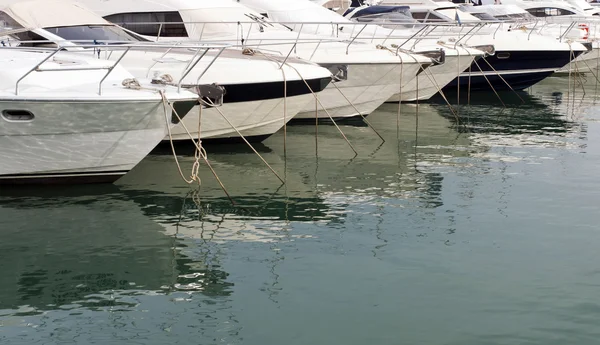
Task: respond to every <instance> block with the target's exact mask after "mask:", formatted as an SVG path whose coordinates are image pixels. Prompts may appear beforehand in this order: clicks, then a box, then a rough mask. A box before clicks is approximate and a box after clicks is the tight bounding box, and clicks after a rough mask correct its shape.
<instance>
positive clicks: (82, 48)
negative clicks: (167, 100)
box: [0, 41, 229, 95]
mask: <svg viewBox="0 0 600 345" xmlns="http://www.w3.org/2000/svg"><path fill="white" fill-rule="evenodd" d="M34 42H38V43H39V42H40V41H19V43H34ZM43 42H46V43H47V41H43ZM59 42H61V41H56V42H53V43H55V44H56V45H57V47H56V48H48V47H22V46H20V47H19V46H16V47H0V49H7V50H21V51H29V52H44V53H48V55H47V56H45V57H44V58H43V59H42V60H41V61H39V62H37V63H36V64H35V66H33V67H32V68H31V69H29V70H28V71H27V72H26V73H25V74H23V75H22V76H21V77H20V78H19V79H18V80H17V81H16V82H15V95H19V85H20V83H21V81H23V80H24V79H25V78H26V77H28V76H29V75H31V73H33V72H60V71H84V70H85V71H91V70H106V73H105V74H104V76H103V77H102V79H100V81H99V82H98V94H99V95H102V85H103V83H104V81H105V80H106V79H107V78H108V76H109V75H110V74H111V73H112V71H113V70H114V69H115V68H116V67H117V66H118V65H119V64H120V63H121V61H122V60H123V58H124V57H125V56H126V55H127V54H128V53H129V52H130V51H131V50H132V49H134V48H167V51H166V52H165V53H164V54H163V55H162V57H164V56H165V55H166V54H168V53H169V52H171V51H172V50H173V49H174V48H183V49H196V52H195V54H194V56H193V57H192V59H191V60H190V62H189V63H188V64H187V65H186V66H185V68H184V69H183V72H182V75H181V78H180V79H179V81H178V82H177V90H178V92H179V91H180V90H181V85H182V83H183V80H184V79H185V77H186V76H187V75H188V74H189V73H190V72H191V71H192V70H193V69H194V67H195V66H196V65H197V64H198V63H199V62H200V61H201V60H202V58H203V57H204V56H205V55H206V54H207V53H208V51H210V50H215V49H218V53H217V54H215V56H214V58H213V59H212V61H211V62H210V63H208V65H207V66H206V67H205V68H204V70H203V71H202V73H201V74H200V76H199V77H198V80H199V79H200V78H201V77H202V76H203V75H204V74H205V73H206V72H207V71H208V69H209V68H210V67H211V66H212V65H213V64H214V62H215V61H216V60H217V59H218V58H219V57H220V56H221V54H222V53H223V51H224V50H225V49H226V48H228V47H229V45H223V44H220V45H207V44H195V45H194V44H190V43H183V44H182V43H178V44H161V43H159V44H130V43H123V42H120V43H122V44H120V45H103V46H102V47H103V49H105V50H111V49H112V50H123V53H122V54H121V56H119V58H118V59H116V60H115V61H114V62H113V63H112V64H110V65H109V66H86V67H66V68H41V66H42V65H43V64H44V63H46V62H47V61H49V60H50V59H52V58H53V57H55V56H56V55H57V54H58V53H59V52H68V53H73V54H74V53H77V52H80V53H81V52H83V53H89V49H90V48H98V44H93V45H92V44H79V45H76V46H64V45H61V44H60V43H59ZM87 42H89V41H87ZM115 42H116V41H113V43H115ZM68 43H72V42H71V41H68ZM70 48H78V49H75V50H69V49H70ZM86 48H87V49H86ZM111 52H112V51H111ZM200 52H202V54H200ZM199 54H200V56H198V55H199ZM162 57H161V58H162ZM154 65H155V64H153V65H152V66H150V68H149V69H148V72H147V75H148V74H149V71H150V70H151V69H152V67H153V66H154Z"/></svg>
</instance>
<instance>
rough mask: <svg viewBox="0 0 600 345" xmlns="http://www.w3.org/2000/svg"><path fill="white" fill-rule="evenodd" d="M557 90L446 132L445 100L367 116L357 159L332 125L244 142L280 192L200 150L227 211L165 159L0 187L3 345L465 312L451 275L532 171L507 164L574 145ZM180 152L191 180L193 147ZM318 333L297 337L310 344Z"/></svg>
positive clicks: (240, 154) (220, 154)
mask: <svg viewBox="0 0 600 345" xmlns="http://www.w3.org/2000/svg"><path fill="white" fill-rule="evenodd" d="M558 87H559V88H558V90H560V87H561V85H558ZM556 92H557V86H553V85H541V86H539V87H538V86H536V87H534V89H533V90H531V91H529V92H526V93H519V97H521V98H523V99H524V100H525V102H526V103H525V104H521V102H520V100H519V97H513V99H512V100H511V98H510V97H508V96H506V95H502V96H503V101H504V102H505V104H506V108H505V109H504V108H498V107H497V100H493V99H489V98H483V97H480V96H478V97H477V98H475V97H473V98H472V99H471V105H470V106H469V107H462V108H461V109H460V113H459V117H460V118H459V120H457V118H456V117H455V116H454V114H452V112H450V111H449V109H448V108H447V107H446V106H445V105H444V104H435V103H434V104H420V105H419V106H418V107H417V106H416V105H400V106H399V105H394V104H386V105H384V106H383V107H381V109H379V110H378V111H377V112H376V113H374V114H372V115H371V116H370V117H369V120H370V122H371V123H372V124H373V125H374V127H375V128H376V129H377V130H378V131H379V132H380V133H381V135H382V136H383V137H384V138H385V142H381V141H380V140H379V138H378V137H377V136H376V135H374V134H373V133H372V132H371V130H370V129H369V128H368V127H365V126H353V125H348V124H346V125H340V128H341V129H342V130H343V131H344V133H345V135H346V136H347V137H348V139H349V140H350V142H351V143H352V144H353V145H354V147H355V148H356V149H357V150H358V151H359V155H358V156H357V157H354V154H353V152H352V151H351V150H350V149H349V148H348V146H347V143H346V142H345V141H344V140H343V138H342V137H341V135H340V133H339V132H338V131H337V129H336V127H334V126H327V125H321V126H319V127H318V133H317V132H316V129H315V128H314V127H311V126H291V127H289V128H288V131H287V135H286V138H285V140H286V143H285V150H284V146H283V142H284V136H283V133H278V134H276V135H274V136H273V137H271V138H270V139H268V140H267V141H266V142H265V143H264V144H262V145H258V146H257V149H258V150H259V152H260V153H261V154H262V155H263V156H264V158H265V159H266V160H267V161H268V162H269V164H271V165H272V166H273V168H274V169H275V170H276V171H278V172H279V173H280V174H281V175H283V176H285V178H286V181H287V183H286V184H285V185H283V186H281V185H280V184H279V182H278V180H277V178H275V177H274V176H273V175H272V174H271V173H270V171H269V170H268V168H266V167H265V166H264V165H263V163H262V162H261V161H260V160H259V159H258V158H257V157H256V156H254V155H253V154H252V153H251V152H250V151H249V150H248V149H247V148H245V147H244V146H234V147H232V146H220V147H212V148H209V149H208V153H209V158H210V160H211V162H212V164H213V166H214V168H215V170H216V172H217V173H218V174H219V177H220V178H221V180H222V181H223V183H224V184H225V186H226V188H227V190H228V191H229V193H230V194H231V196H232V198H233V200H234V201H235V204H232V203H231V202H230V200H229V199H228V198H227V196H226V195H225V194H224V192H223V191H222V190H221V189H220V187H219V185H218V184H217V183H216V182H215V179H214V177H213V176H212V174H211V173H210V171H209V170H207V169H202V170H201V176H200V177H201V179H202V186H201V187H199V188H196V187H194V188H190V186H188V185H186V184H184V183H183V182H182V181H181V178H180V176H179V173H178V171H177V169H176V167H175V166H174V165H173V158H172V156H171V155H170V152H169V151H168V149H167V150H166V151H165V150H162V151H161V150H158V151H157V152H155V154H154V155H152V156H150V157H148V158H147V159H145V160H144V161H143V162H142V163H141V164H140V165H139V166H138V167H136V169H134V170H133V171H132V172H131V173H130V174H128V175H127V176H126V177H125V178H123V179H122V180H120V181H119V183H118V184H117V185H115V186H90V187H69V188H65V187H59V188H32V189H22V188H19V189H14V190H7V189H2V190H1V191H0V205H1V206H0V228H1V229H2V231H0V286H2V289H0V326H3V329H2V332H0V342H3V340H6V342H7V343H18V342H19V341H21V342H22V343H33V342H35V341H38V340H43V339H46V338H52V340H53V341H55V342H64V341H74V339H75V341H76V339H77V337H78V336H85V338H86V339H89V341H90V342H93V341H97V342H104V343H110V342H118V341H122V342H127V341H129V340H131V339H134V338H135V339H138V340H140V341H142V342H147V343H149V342H153V343H165V342H169V341H173V339H176V340H177V341H181V342H183V341H186V342H201V343H218V342H224V343H268V340H269V339H266V338H265V336H264V333H265V332H264V331H263V330H264V329H265V323H267V324H268V325H269V327H267V328H268V329H269V332H267V333H269V334H270V335H271V334H272V335H273V336H274V337H276V338H274V339H284V338H285V336H288V335H289V334H291V333H290V332H289V331H290V329H292V328H293V330H294V331H297V328H298V327H299V326H298V325H299V324H304V322H305V323H307V324H308V325H312V326H317V325H315V323H316V322H318V321H319V320H318V319H319V317H316V316H318V315H317V314H319V315H321V312H324V315H326V316H327V317H328V319H329V322H328V323H327V326H328V330H330V329H331V330H336V329H342V328H343V329H346V330H347V331H348V332H349V333H347V334H348V338H347V339H346V340H348V341H347V343H351V341H350V340H352V339H354V340H355V343H364V342H366V341H365V340H366V339H364V334H363V333H361V332H359V327H356V328H353V327H348V325H352V322H354V321H352V320H348V319H347V318H346V319H345V318H344V317H341V316H342V315H353V320H356V322H357V323H358V324H361V325H363V326H364V325H369V327H373V329H372V331H373V332H369V333H370V334H383V333H385V332H383V333H382V332H379V331H381V330H382V329H378V327H383V326H381V325H386V323H389V322H390V320H393V322H394V323H396V322H397V323H398V324H404V325H408V324H410V325H411V326H415V327H417V328H418V327H421V326H422V327H425V326H423V325H425V323H419V324H415V322H416V321H414V320H425V318H424V317H421V318H419V313H427V312H428V309H427V307H428V306H427V305H426V303H425V304H424V303H419V299H418V297H419V293H420V292H421V291H424V290H425V291H428V292H429V294H428V296H429V297H428V298H432V300H434V301H436V303H442V305H443V303H447V304H448V303H449V304H450V305H451V302H448V301H454V300H458V301H461V303H460V306H463V305H466V304H468V303H469V301H470V300H469V299H466V298H464V296H461V295H460V293H458V292H456V291H470V290H468V289H474V288H473V286H476V285H477V284H471V282H479V280H478V279H479V277H478V276H470V274H472V273H470V271H469V270H467V269H463V268H460V267H459V266H460V265H458V264H456V267H454V266H452V264H451V263H452V262H460V263H465V261H464V260H465V259H464V258H465V257H471V255H477V253H478V252H477V250H479V251H481V252H486V253H485V254H486V255H487V254H488V252H489V251H490V250H489V249H490V248H487V247H485V248H484V247H480V248H478V247H477V245H476V244H474V245H470V244H469V241H471V240H472V241H474V242H476V241H481V242H484V243H485V241H486V240H487V239H486V238H485V236H490V237H492V238H493V239H492V240H490V241H502V238H500V237H499V236H500V235H498V234H492V235H490V234H489V233H484V232H483V231H481V230H480V228H484V227H485V226H487V225H488V219H494V218H495V217H499V219H501V221H499V220H498V219H496V222H498V224H500V225H498V227H499V228H501V229H502V230H503V231H504V230H505V227H504V225H503V223H502V222H505V221H507V222H508V221H510V220H511V217H510V216H511V212H512V215H513V217H514V214H515V210H514V207H513V209H512V210H511V207H510V203H511V202H513V203H514V202H516V201H518V200H520V199H522V198H523V195H521V194H519V189H520V188H525V186H528V185H529V184H530V183H531V182H532V181H531V180H526V181H525V182H527V183H525V182H522V183H521V185H519V184H517V183H516V182H515V177H514V176H516V175H518V174H526V173H527V172H528V170H527V168H523V166H524V165H522V164H519V163H521V162H525V163H526V164H530V163H540V162H542V161H544V160H548V159H557V160H558V158H560V156H559V155H560V154H564V152H565V150H563V149H565V148H566V149H567V150H570V149H571V148H575V149H580V148H581V147H584V146H585V145H586V143H587V142H588V140H589V138H588V127H587V126H588V125H586V124H585V123H584V122H582V121H579V120H578V118H577V117H575V115H574V112H573V109H574V108H573V99H572V98H569V97H567V96H566V95H565V92H564V90H563V91H562V94H558V93H556ZM514 98H516V99H517V100H514ZM581 104H582V105H581V107H580V108H578V109H587V108H585V107H586V106H588V107H589V106H590V103H586V102H583V103H581ZM583 116H586V117H591V116H593V115H583ZM315 134H316V137H315ZM557 148H558V149H560V150H556V149H557ZM178 152H179V153H180V155H181V156H180V161H181V163H182V166H183V168H184V171H186V172H187V171H189V169H190V167H191V164H192V163H193V161H194V159H193V157H191V156H190V153H191V151H190V150H187V151H186V150H185V149H184V148H180V151H178ZM564 161H565V162H567V161H568V160H566V159H565V160H564ZM529 171H535V170H529ZM515 186H517V187H515ZM533 191H534V192H535V189H533ZM511 193H513V194H515V195H512V194H511ZM517 197H518V198H517ZM532 207H533V206H532ZM534 211H535V210H534ZM534 211H532V212H533V213H535V212H534ZM478 216H479V217H480V218H484V219H483V220H482V219H480V220H479V223H477V222H475V221H473V219H474V218H476V217H478ZM513 219H514V218H513ZM513 221H514V220H513ZM536 221H537V220H536ZM499 232H500V231H498V233H499ZM474 233H475V234H477V235H478V236H482V237H477V236H475V235H473V234H474ZM482 234H483V235H482ZM494 236H496V237H494ZM457 243H458V244H459V245H458V246H456V245H455V244H457ZM502 243H503V245H504V246H508V245H509V244H508V242H507V241H506V240H504V242H502ZM511 243H512V242H511ZM460 244H462V246H460ZM438 245H439V246H438ZM440 247H443V248H444V249H440ZM457 247H458V248H457ZM490 247H492V246H491V245H490ZM482 248H483V249H482ZM494 248H496V247H494ZM462 249H464V250H465V252H466V253H468V255H462V254H464V253H462V252H461V250H462ZM472 249H473V251H471V250H472ZM517 249H518V248H517ZM448 253H451V254H452V255H449V256H448V257H447V258H449V260H447V261H444V260H440V257H443V256H444V255H445V254H448ZM473 253H474V254H473ZM491 254H492V255H498V253H495V254H494V253H491ZM411 255H412V256H411ZM478 258H479V259H480V260H483V261H484V263H485V258H486V256H480V257H478ZM504 259H506V258H503V257H501V256H500V257H497V258H495V260H497V261H498V262H504V261H503V260H504ZM371 260H373V261H371ZM490 260H491V259H490ZM440 262H442V263H440ZM446 263H448V264H447V265H446ZM466 264H468V262H466ZM484 266H485V265H483V266H476V267H475V268H472V269H475V271H476V272H478V271H477V267H480V268H479V269H481V270H483V268H481V267H484ZM457 267H459V268H457ZM465 267H469V266H465ZM485 267H492V268H493V266H489V265H488V266H485ZM402 270H405V271H402ZM409 271H410V272H409ZM357 272H359V273H357ZM411 272H415V273H411ZM416 272H421V273H418V274H417V273H416ZM443 272H449V273H447V274H446V273H443ZM484 273H485V272H484ZM484 273H481V272H480V274H481V275H484V276H485V274H484ZM357 276H360V279H357ZM490 276H491V274H490ZM453 277H460V281H459V280H457V281H454V280H453V279H454V278H453ZM492 278H493V277H492ZM492 278H490V279H492ZM463 279H464V282H463ZM469 279H470V280H469ZM422 281H425V282H429V283H427V284H421V285H419V284H418V283H415V282H422ZM447 281H451V282H452V283H446V282H447ZM414 284H416V285H415V286H412V288H413V290H414V291H413V290H411V289H410V288H411V285H414ZM453 284H454V285H453ZM463 285H468V286H463ZM391 287H393V288H391ZM457 287H459V288H457ZM438 288H439V290H436V289H438ZM465 289H466V290H465ZM415 291H416V292H415ZM373 295H377V296H373ZM407 296H408V297H407ZM411 296H412V297H417V298H410V297H411ZM436 296H441V297H439V298H437V299H436ZM461 298H462V299H461ZM481 298H482V300H483V299H484V298H483V297H481ZM398 301H402V303H400V302H398ZM411 303H412V304H411ZM386 306H389V307H386ZM460 306H458V307H460ZM429 307H430V310H429V312H430V313H431V314H430V315H429V316H431V315H438V314H437V311H438V310H437V309H436V308H435V307H432V306H429ZM458 307H457V308H458ZM311 308H312V309H311ZM353 308H354V309H353ZM382 308H383V309H384V310H385V313H383V314H385V317H381V316H380V315H382V314H381V313H380V312H381V310H382ZM386 308H388V309H386ZM473 309H476V308H473ZM398 310H402V311H403V312H402V313H399V312H398ZM404 310H411V311H413V312H414V313H405V312H404ZM434 310H435V311H436V313H433V311H434ZM327 312H330V314H327ZM311 313H312V314H311ZM408 314H410V318H407V317H406V315H408ZM467 314H468V313H465V315H467ZM294 315H298V317H297V318H295V316H294ZM390 315H391V316H392V317H389V316H390ZM469 315H470V314H469ZM333 316H337V317H333ZM329 317H331V318H329ZM413 318H414V320H413ZM263 319H264V321H262V320H263ZM283 320H291V321H289V325H287V327H288V328H287V331H286V328H285V326H286V325H282V324H281V322H283ZM398 320H399V321H398ZM448 320H453V318H448ZM321 321H322V320H321ZM321 321H319V322H321ZM370 321H373V322H370ZM438 321H439V320H438ZM474 321H477V320H474ZM336 324H337V327H338V328H335V327H336ZM271 325H278V326H279V327H277V326H273V327H271ZM290 325H292V326H290ZM329 326H331V328H329ZM342 326H343V327H342ZM437 326H438V327H439V329H444V326H443V325H441V324H437ZM428 327H429V326H428ZM392 328H393V329H396V328H394V327H392ZM392 328H390V329H392ZM317 329H318V327H313V328H310V332H302V334H299V335H298V339H301V340H306V341H305V342H304V343H307V342H315V341H316V339H320V340H322V338H321V337H320V334H321V335H323V332H321V333H319V332H318V331H315V330H317ZM354 329H356V330H354ZM411 329H412V328H411ZM259 330H260V331H259ZM313 331H314V332H313ZM325 333H326V332H325ZM392 333H393V332H392ZM341 334H342V333H339V334H337V335H339V336H341ZM344 334H346V333H344ZM361 336H363V338H361ZM406 337H407V338H406V339H414V340H415V341H414V343H417V342H419V341H418V340H419V335H416V334H412V338H411V334H410V332H408V334H407V335H406ZM432 337H433V335H432ZM257 339H258V340H264V341H262V342H261V341H258V340H257ZM332 339H333V338H332ZM395 339H398V337H396V338H395ZM439 339H444V340H445V337H441V336H440V338H438V340H439ZM480 339H483V338H480ZM271 340H273V339H271ZM311 340H312V341H311ZM421 340H422V339H421ZM434 340H435V339H434ZM298 342H300V340H298ZM317 342H318V341H317Z"/></svg>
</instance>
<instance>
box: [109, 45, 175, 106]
mask: <svg viewBox="0 0 600 345" xmlns="http://www.w3.org/2000/svg"><path fill="white" fill-rule="evenodd" d="M130 50H131V47H128V48H127V50H125V52H124V53H123V54H121V56H120V57H119V58H118V59H117V61H115V63H114V64H113V65H112V66H110V68H109V69H108V72H106V74H105V75H104V77H102V79H101V80H100V83H98V95H100V96H102V83H103V82H104V80H106V78H107V77H108V75H109V74H110V73H111V72H112V71H113V70H114V69H115V67H117V65H118V64H119V63H120V62H121V60H123V58H124V57H125V55H127V53H129V51H130ZM177 91H179V90H177Z"/></svg>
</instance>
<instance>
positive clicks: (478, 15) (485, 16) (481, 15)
mask: <svg viewBox="0 0 600 345" xmlns="http://www.w3.org/2000/svg"><path fill="white" fill-rule="evenodd" d="M471 15H472V16H474V17H475V18H479V19H481V20H490V21H493V20H497V18H495V17H494V16H492V15H491V14H487V13H485V12H481V13H475V12H471Z"/></svg>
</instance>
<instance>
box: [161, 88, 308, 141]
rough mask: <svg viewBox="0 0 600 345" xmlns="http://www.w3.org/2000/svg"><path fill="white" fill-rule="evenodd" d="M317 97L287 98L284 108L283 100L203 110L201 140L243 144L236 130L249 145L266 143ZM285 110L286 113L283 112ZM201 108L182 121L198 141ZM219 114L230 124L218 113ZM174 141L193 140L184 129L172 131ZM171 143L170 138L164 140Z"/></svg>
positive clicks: (178, 128)
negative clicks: (262, 141)
mask: <svg viewBox="0 0 600 345" xmlns="http://www.w3.org/2000/svg"><path fill="white" fill-rule="evenodd" d="M313 99H314V97H313V95H312V94H305V95H299V96H293V97H287V98H286V101H285V105H284V100H283V98H276V99H267V100H261V101H250V102H237V103H225V104H223V105H222V106H221V107H219V108H218V110H217V108H204V109H202V122H201V125H200V131H201V135H200V138H201V139H204V140H225V141H229V140H230V141H239V140H242V139H241V138H240V136H239V135H238V133H237V131H236V130H235V129H233V127H232V126H231V125H230V124H229V123H228V122H227V120H229V121H230V122H231V124H232V125H233V126H235V128H236V129H237V130H238V131H239V132H240V133H241V134H242V135H243V136H244V137H245V138H246V139H247V140H249V141H260V140H263V139H266V138H267V137H269V136H270V135H272V134H273V133H275V132H277V131H278V130H279V129H281V128H282V127H283V126H284V125H285V124H286V123H287V122H289V121H290V120H291V119H292V118H294V116H295V115H296V114H297V113H298V112H299V111H300V110H302V108H303V107H304V105H305V104H306V103H308V102H310V101H311V100H313ZM284 109H285V111H284ZM199 110H200V109H199V106H196V107H194V109H192V110H191V111H190V112H189V113H188V115H187V116H186V117H185V118H184V119H183V124H185V127H186V128H187V130H188V131H189V132H190V134H191V135H192V136H193V137H194V138H197V137H198V120H199V119H200V112H199ZM219 110H220V111H221V113H223V115H225V117H226V118H227V120H225V118H224V117H223V115H221V114H220V113H219ZM171 134H172V137H173V140H190V135H189V134H188V133H187V131H186V129H185V128H184V127H183V126H182V125H177V126H175V127H174V128H173V129H172V130H171ZM165 140H169V137H168V136H167V137H165Z"/></svg>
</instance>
